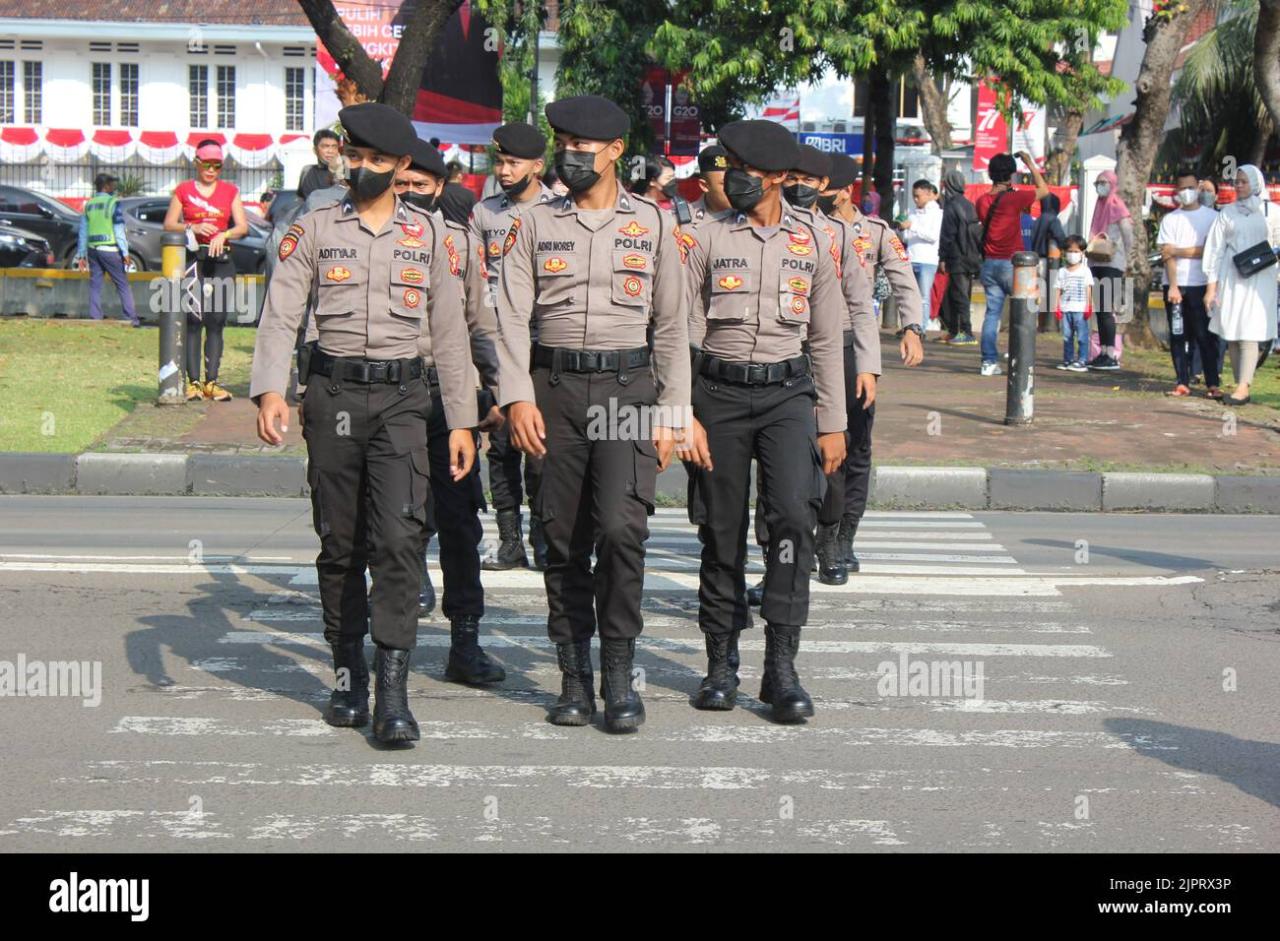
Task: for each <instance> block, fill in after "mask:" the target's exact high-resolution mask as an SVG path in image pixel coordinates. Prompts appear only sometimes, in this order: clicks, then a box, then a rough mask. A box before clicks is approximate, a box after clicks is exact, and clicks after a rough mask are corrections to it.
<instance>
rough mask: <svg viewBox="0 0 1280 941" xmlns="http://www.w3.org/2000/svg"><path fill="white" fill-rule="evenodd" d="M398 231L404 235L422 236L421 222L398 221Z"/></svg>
mask: <svg viewBox="0 0 1280 941" xmlns="http://www.w3.org/2000/svg"><path fill="white" fill-rule="evenodd" d="M400 231H401V232H403V233H404V234H405V235H408V236H411V237H413V238H415V239H416V238H421V237H422V223H420V222H402V223H400Z"/></svg>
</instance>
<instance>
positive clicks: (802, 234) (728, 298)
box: [682, 206, 846, 434]
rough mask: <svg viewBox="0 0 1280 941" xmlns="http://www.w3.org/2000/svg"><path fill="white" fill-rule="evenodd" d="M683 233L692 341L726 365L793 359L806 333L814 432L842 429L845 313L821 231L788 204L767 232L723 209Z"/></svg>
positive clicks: (843, 411)
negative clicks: (814, 405)
mask: <svg viewBox="0 0 1280 941" xmlns="http://www.w3.org/2000/svg"><path fill="white" fill-rule="evenodd" d="M682 235H683V237H684V239H685V242H686V247H687V251H688V268H687V270H688V275H689V279H690V283H691V284H692V285H693V289H692V290H691V291H690V294H691V297H692V301H693V306H692V310H691V312H690V317H689V340H690V342H691V343H692V344H693V345H694V346H699V347H701V348H702V350H703V352H704V353H706V354H708V355H710V356H714V357H716V358H717V359H722V360H725V361H727V362H734V363H748V362H750V363H777V362H782V361H783V360H787V359H791V358H793V357H796V356H799V355H800V354H801V352H802V347H801V344H802V343H803V342H804V340H805V339H806V336H807V338H808V341H809V356H810V357H811V358H812V360H813V372H814V384H815V385H816V386H817V391H818V430H819V432H820V433H822V434H827V433H832V432H839V431H844V430H845V427H846V415H845V408H844V401H845V396H844V354H843V350H842V340H843V326H844V321H845V317H846V314H845V309H844V307H845V305H844V298H843V295H842V293H841V289H840V283H839V280H838V279H837V277H836V265H835V261H834V259H833V257H832V254H831V251H830V242H829V240H828V239H827V237H826V235H825V234H824V233H822V232H821V231H819V230H817V229H815V228H813V227H812V226H810V225H808V224H807V223H806V222H805V221H804V220H803V219H801V218H800V217H799V216H798V215H796V214H795V213H794V212H792V211H791V207H789V206H784V207H783V213H782V223H781V225H779V226H777V227H776V228H774V229H773V230H772V232H768V233H767V234H766V232H764V231H762V230H760V229H758V228H756V227H755V226H753V225H752V224H751V221H750V220H749V219H748V218H747V217H746V215H745V214H742V213H722V214H717V215H715V216H712V217H710V218H708V219H705V220H704V221H703V222H702V223H701V224H700V225H698V226H697V228H696V230H694V231H693V232H691V233H690V232H685V233H682ZM690 243H691V244H690Z"/></svg>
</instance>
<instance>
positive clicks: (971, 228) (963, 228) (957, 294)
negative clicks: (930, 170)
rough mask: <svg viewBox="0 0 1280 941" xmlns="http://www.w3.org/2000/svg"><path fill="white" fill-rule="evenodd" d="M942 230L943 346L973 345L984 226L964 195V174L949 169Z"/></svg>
mask: <svg viewBox="0 0 1280 941" xmlns="http://www.w3.org/2000/svg"><path fill="white" fill-rule="evenodd" d="M942 188H943V198H942V227H941V229H940V230H939V233H938V267H939V269H940V270H941V271H942V272H943V273H944V274H945V275H946V276H947V292H946V294H945V295H944V296H943V298H942V309H941V310H940V311H939V314H938V319H940V320H941V321H942V329H943V330H945V331H946V332H947V335H946V336H945V337H943V342H944V343H951V344H954V345H956V346H974V345H976V344H977V342H978V341H977V340H976V339H975V338H974V336H973V324H972V320H971V314H970V311H971V307H972V300H971V297H972V292H973V278H974V276H975V275H976V274H977V273H978V272H979V270H981V268H982V223H981V222H979V221H978V214H977V211H976V210H975V209H974V208H973V203H971V202H969V200H968V198H967V197H966V196H965V195H964V174H963V173H961V172H960V171H959V170H949V171H948V172H947V174H946V176H944V177H943V178H942Z"/></svg>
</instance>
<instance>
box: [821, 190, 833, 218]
mask: <svg viewBox="0 0 1280 941" xmlns="http://www.w3.org/2000/svg"><path fill="white" fill-rule="evenodd" d="M818 208H819V209H821V210H822V212H823V214H824V215H828V216H829V215H831V214H832V213H833V212H835V211H836V197H835V195H834V194H832V195H831V196H819V197H818Z"/></svg>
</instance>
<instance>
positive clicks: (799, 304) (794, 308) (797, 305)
mask: <svg viewBox="0 0 1280 941" xmlns="http://www.w3.org/2000/svg"><path fill="white" fill-rule="evenodd" d="M808 309H809V303H808V301H806V300H805V299H804V298H803V297H793V298H792V299H791V312H792V313H793V314H803V313H804V312H805V311H806V310H808Z"/></svg>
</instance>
